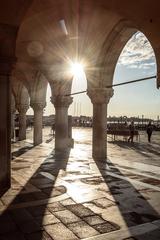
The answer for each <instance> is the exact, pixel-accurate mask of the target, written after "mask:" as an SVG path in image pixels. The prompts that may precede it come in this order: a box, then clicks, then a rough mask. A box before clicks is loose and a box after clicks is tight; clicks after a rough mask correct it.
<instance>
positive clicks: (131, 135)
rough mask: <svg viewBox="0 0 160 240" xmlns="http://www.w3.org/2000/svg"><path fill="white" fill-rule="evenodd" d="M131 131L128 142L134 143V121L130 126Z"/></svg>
mask: <svg viewBox="0 0 160 240" xmlns="http://www.w3.org/2000/svg"><path fill="white" fill-rule="evenodd" d="M129 131H130V136H129V138H128V142H132V143H133V137H134V122H133V121H132V122H131V124H130V125H129Z"/></svg>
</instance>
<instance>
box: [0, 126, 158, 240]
mask: <svg viewBox="0 0 160 240" xmlns="http://www.w3.org/2000/svg"><path fill="white" fill-rule="evenodd" d="M76 131H78V132H79V131H81V134H82V136H83V138H80V139H78V138H77V139H75V144H74V148H73V149H72V150H71V153H70V157H69V159H64V158H60V157H58V158H56V157H55V154H54V151H53V144H54V139H53V140H50V141H47V134H46V136H45V139H46V142H47V143H43V144H41V145H39V146H37V147H34V148H33V147H32V145H31V141H29V140H27V141H22V142H19V143H13V145H12V148H13V152H14V154H13V159H12V187H11V189H10V190H9V191H8V192H7V193H5V194H4V195H3V196H2V197H1V199H0V240H15V239H16V240H74V239H75V240H77V239H85V238H91V239H92V240H98V237H99V236H102V238H101V240H107V239H115V240H124V239H125V240H143V239H145V240H148V239H149V240H156V239H157V240H159V239H160V223H159V219H160V217H159V212H160V205H159V200H160V174H159V172H160V167H159V165H158V159H159V156H160V153H159V152H160V151H159V150H160V147H159V145H157V142H155V143H152V144H150V145H149V144H148V143H146V142H142V143H135V145H131V144H130V145H129V144H128V143H124V142H120V141H117V142H116V143H115V142H111V141H110V142H109V143H108V156H109V158H108V160H107V162H106V161H99V162H94V161H93V159H92V158H91V144H90V141H91V132H90V130H86V129H84V130H83V129H82V130H80V129H75V133H76ZM46 133H47V131H46ZM28 134H30V133H28ZM73 135H74V134H73ZM29 136H30V135H28V137H29ZM76 136H80V135H76ZM48 137H49V136H48ZM157 139H160V137H159V138H158V137H157ZM148 149H150V150H151V151H150V154H148V151H149V150H148ZM144 151H145V152H146V153H145V155H143V154H142V152H144ZM77 153H78V154H77ZM145 224H146V228H145ZM147 224H150V225H149V226H150V229H151V230H149V228H148V225H147ZM141 225H142V228H141V227H140V226H141ZM133 228H134V229H135V228H137V232H139V233H138V235H137V232H136V231H135V230H134V231H133V230H132V229H133ZM141 229H143V232H142V230H141ZM144 230H145V231H144ZM135 232H136V234H135ZM112 233H114V234H115V235H114V237H111V235H109V234H112ZM124 233H125V234H126V237H125V236H124ZM116 234H117V235H116ZM107 236H108V237H107ZM115 236H116V237H115Z"/></svg>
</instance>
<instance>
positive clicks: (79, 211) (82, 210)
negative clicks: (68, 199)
mask: <svg viewBox="0 0 160 240" xmlns="http://www.w3.org/2000/svg"><path fill="white" fill-rule="evenodd" d="M67 208H68V209H69V210H70V211H72V212H73V213H74V214H76V215H78V216H79V217H87V216H92V215H95V213H94V212H92V211H91V210H90V209H89V208H86V207H84V206H83V205H82V204H75V205H70V206H67Z"/></svg>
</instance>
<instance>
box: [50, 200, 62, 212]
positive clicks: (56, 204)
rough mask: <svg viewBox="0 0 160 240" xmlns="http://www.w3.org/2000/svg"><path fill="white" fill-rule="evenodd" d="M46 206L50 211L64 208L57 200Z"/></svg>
mask: <svg viewBox="0 0 160 240" xmlns="http://www.w3.org/2000/svg"><path fill="white" fill-rule="evenodd" d="M47 208H48V210H49V211H50V212H53V213H54V212H58V211H62V210H65V207H64V206H63V205H62V204H61V203H59V202H54V203H50V204H48V205H47Z"/></svg>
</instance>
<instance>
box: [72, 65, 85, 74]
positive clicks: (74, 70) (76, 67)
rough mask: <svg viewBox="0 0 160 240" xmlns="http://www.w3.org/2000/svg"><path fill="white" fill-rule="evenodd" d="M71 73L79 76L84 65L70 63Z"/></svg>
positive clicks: (82, 71)
mask: <svg viewBox="0 0 160 240" xmlns="http://www.w3.org/2000/svg"><path fill="white" fill-rule="evenodd" d="M71 73H72V74H73V75H74V76H75V77H79V76H81V75H82V74H83V73H84V67H83V65H82V64H81V63H78V62H75V63H72V64H71Z"/></svg>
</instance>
